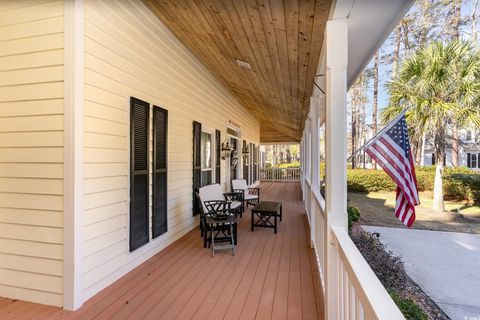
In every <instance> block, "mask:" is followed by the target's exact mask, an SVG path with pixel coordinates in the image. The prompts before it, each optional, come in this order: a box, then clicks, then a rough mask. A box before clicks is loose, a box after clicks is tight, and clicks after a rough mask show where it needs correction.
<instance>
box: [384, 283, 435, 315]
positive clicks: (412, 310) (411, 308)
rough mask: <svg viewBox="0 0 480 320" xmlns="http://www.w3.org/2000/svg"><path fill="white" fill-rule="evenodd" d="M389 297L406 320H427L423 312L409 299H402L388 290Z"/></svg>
mask: <svg viewBox="0 0 480 320" xmlns="http://www.w3.org/2000/svg"><path fill="white" fill-rule="evenodd" d="M388 293H389V294H390V297H392V299H393V301H394V302H395V304H396V305H397V307H398V308H399V309H400V311H401V312H402V314H403V316H404V317H405V318H406V319H407V320H427V319H428V317H427V315H426V314H425V312H424V311H423V310H422V309H421V308H420V307H419V306H418V305H417V304H416V303H415V301H413V300H412V299H410V298H402V297H400V296H399V295H398V294H396V293H395V292H393V291H391V290H389V292H388Z"/></svg>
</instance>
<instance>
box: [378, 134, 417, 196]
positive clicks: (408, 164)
mask: <svg viewBox="0 0 480 320" xmlns="http://www.w3.org/2000/svg"><path fill="white" fill-rule="evenodd" d="M379 140H380V141H382V142H383V143H384V144H385V145H386V147H387V148H388V149H389V150H390V151H391V152H392V153H393V154H395V156H396V157H397V159H398V161H400V162H401V163H403V165H404V166H405V170H404V173H405V174H406V176H407V177H408V179H407V181H408V183H409V184H410V189H411V190H412V194H413V197H414V199H415V204H418V202H419V201H418V192H413V191H414V189H415V190H416V186H417V181H416V179H415V180H414V179H413V176H412V172H415V170H414V168H415V167H414V165H413V161H411V156H410V159H407V158H406V157H405V156H402V152H403V151H402V150H401V149H400V147H399V146H398V145H397V144H396V143H395V142H394V141H393V140H392V139H391V138H390V137H388V136H385V137H380V138H379ZM389 147H390V148H389ZM391 148H393V150H392V149H391ZM412 186H413V188H412Z"/></svg>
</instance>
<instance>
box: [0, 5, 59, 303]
mask: <svg viewBox="0 0 480 320" xmlns="http://www.w3.org/2000/svg"><path fill="white" fill-rule="evenodd" d="M63 23H64V22H63V1H45V0H43V1H42V0H37V1H33V0H18V1H0V148H1V149H0V297H9V298H13V299H21V300H28V301H33V302H39V303H44V304H50V305H56V306H62V303H63V301H62V293H63V290H62V276H63V266H62V261H63V194H64V193H63V177H64V176H63V161H64V154H63V139H64V137H63V128H64V126H63V121H64V120H63V80H64V78H63V76H64V74H63V72H64V71H63V61H64V59H63V58H64V53H63V49H64V35H63V31H64V29H63V28H64V25H63Z"/></svg>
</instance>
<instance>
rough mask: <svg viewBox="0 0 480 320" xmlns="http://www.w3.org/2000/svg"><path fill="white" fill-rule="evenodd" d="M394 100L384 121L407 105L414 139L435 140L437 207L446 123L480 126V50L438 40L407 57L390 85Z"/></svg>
mask: <svg viewBox="0 0 480 320" xmlns="http://www.w3.org/2000/svg"><path fill="white" fill-rule="evenodd" d="M387 87H388V90H389V94H390V103H389V106H388V107H387V108H386V109H385V110H384V112H383V113H382V120H383V121H384V122H386V121H388V120H390V119H392V118H394V117H395V116H396V115H397V114H398V113H399V112H400V111H401V110H402V109H404V108H408V111H407V113H406V117H407V122H408V123H409V125H410V133H411V134H412V135H413V136H414V139H415V138H417V137H418V136H421V135H423V134H426V135H428V136H432V137H433V140H434V150H435V159H436V161H437V168H436V174H435V184H434V201H433V209H434V210H435V211H441V212H443V211H445V206H444V203H443V187H442V174H443V165H444V163H443V157H444V154H445V138H446V129H447V126H448V125H450V124H451V122H452V119H455V120H456V121H457V124H458V125H460V126H462V125H466V124H476V125H480V107H479V102H480V54H479V52H478V51H477V50H476V49H474V47H473V46H472V45H471V44H470V43H468V42H462V41H458V40H456V41H452V42H450V43H448V44H443V43H441V42H433V43H431V44H430V45H428V46H426V47H422V48H420V49H419V50H418V51H417V52H416V53H414V54H413V55H412V56H410V57H408V58H406V59H405V61H404V62H403V63H402V65H401V67H400V69H399V71H398V72H397V74H396V75H395V76H394V77H393V78H392V80H391V81H390V82H389V83H388V84H387Z"/></svg>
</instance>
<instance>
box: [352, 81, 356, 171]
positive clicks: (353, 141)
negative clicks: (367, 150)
mask: <svg viewBox="0 0 480 320" xmlns="http://www.w3.org/2000/svg"><path fill="white" fill-rule="evenodd" d="M354 90H355V88H354ZM356 100H357V97H356V94H355V92H354V97H353V99H352V169H355V165H356V163H355V162H356V161H355V160H356V157H357V155H356V153H355V151H357V144H356V139H355V138H356V135H357V114H356V108H357V106H356V104H357V101H356Z"/></svg>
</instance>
